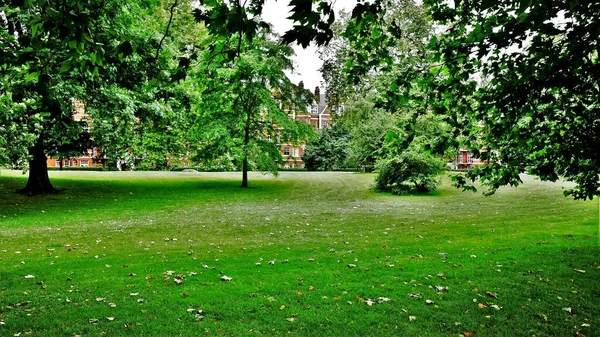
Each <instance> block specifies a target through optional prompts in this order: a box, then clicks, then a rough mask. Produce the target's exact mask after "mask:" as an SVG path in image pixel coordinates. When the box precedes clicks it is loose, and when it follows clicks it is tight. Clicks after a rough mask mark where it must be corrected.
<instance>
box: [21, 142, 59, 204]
mask: <svg viewBox="0 0 600 337" xmlns="http://www.w3.org/2000/svg"><path fill="white" fill-rule="evenodd" d="M29 155H30V156H31V160H29V179H28V180H27V185H26V186H25V188H24V189H22V190H20V191H19V193H23V194H26V195H38V194H46V193H56V189H55V188H54V186H52V183H50V177H48V164H47V163H46V160H47V158H46V154H45V153H44V140H43V139H42V136H40V137H39V138H38V139H37V141H36V142H35V144H34V145H33V147H31V148H29Z"/></svg>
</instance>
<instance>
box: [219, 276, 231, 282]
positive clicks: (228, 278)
mask: <svg viewBox="0 0 600 337" xmlns="http://www.w3.org/2000/svg"><path fill="white" fill-rule="evenodd" d="M231 280H232V278H231V277H229V276H227V275H223V277H221V281H231Z"/></svg>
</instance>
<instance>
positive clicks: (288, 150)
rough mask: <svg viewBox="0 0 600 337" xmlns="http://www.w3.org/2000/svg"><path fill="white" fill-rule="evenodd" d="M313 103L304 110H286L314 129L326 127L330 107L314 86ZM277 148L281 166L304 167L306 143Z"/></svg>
mask: <svg viewBox="0 0 600 337" xmlns="http://www.w3.org/2000/svg"><path fill="white" fill-rule="evenodd" d="M314 95H315V104H313V105H312V106H310V107H307V108H306V109H305V110H306V111H296V110H293V109H292V110H287V113H288V117H289V118H290V119H293V120H297V121H301V122H304V123H307V124H310V125H312V126H313V127H314V128H315V129H316V130H322V129H325V128H328V127H329V126H330V125H331V122H332V109H331V107H330V106H329V104H327V100H326V97H325V93H321V89H320V88H319V87H316V88H315V91H314ZM342 112H343V107H340V113H342ZM279 150H280V151H281V156H282V157H283V163H281V164H280V165H279V166H280V167H281V168H304V161H303V160H302V155H304V151H305V150H306V143H300V144H296V145H294V144H291V143H284V144H280V148H279Z"/></svg>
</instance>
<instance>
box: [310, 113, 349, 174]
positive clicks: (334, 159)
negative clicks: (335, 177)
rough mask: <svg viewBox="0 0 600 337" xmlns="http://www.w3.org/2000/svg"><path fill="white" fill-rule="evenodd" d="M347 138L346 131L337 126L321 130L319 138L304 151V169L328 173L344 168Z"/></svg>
mask: <svg viewBox="0 0 600 337" xmlns="http://www.w3.org/2000/svg"><path fill="white" fill-rule="evenodd" d="M349 138H350V137H349V134H348V131H347V130H346V129H344V128H343V127H341V126H340V125H338V124H334V125H333V126H331V127H329V128H325V129H323V130H321V131H320V132H319V138H318V139H317V140H316V141H314V142H311V143H310V144H309V145H308V146H306V149H305V150H304V154H303V155H302V161H303V162H304V168H306V169H307V170H309V171H317V170H322V171H329V170H336V169H341V168H344V167H346V159H347V156H348V142H349Z"/></svg>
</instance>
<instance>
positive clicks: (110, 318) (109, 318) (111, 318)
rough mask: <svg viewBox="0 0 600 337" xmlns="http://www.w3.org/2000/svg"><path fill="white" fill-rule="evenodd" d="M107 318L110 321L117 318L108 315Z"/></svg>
mask: <svg viewBox="0 0 600 337" xmlns="http://www.w3.org/2000/svg"><path fill="white" fill-rule="evenodd" d="M106 320H107V321H109V322H112V321H114V320H115V318H114V317H106Z"/></svg>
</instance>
